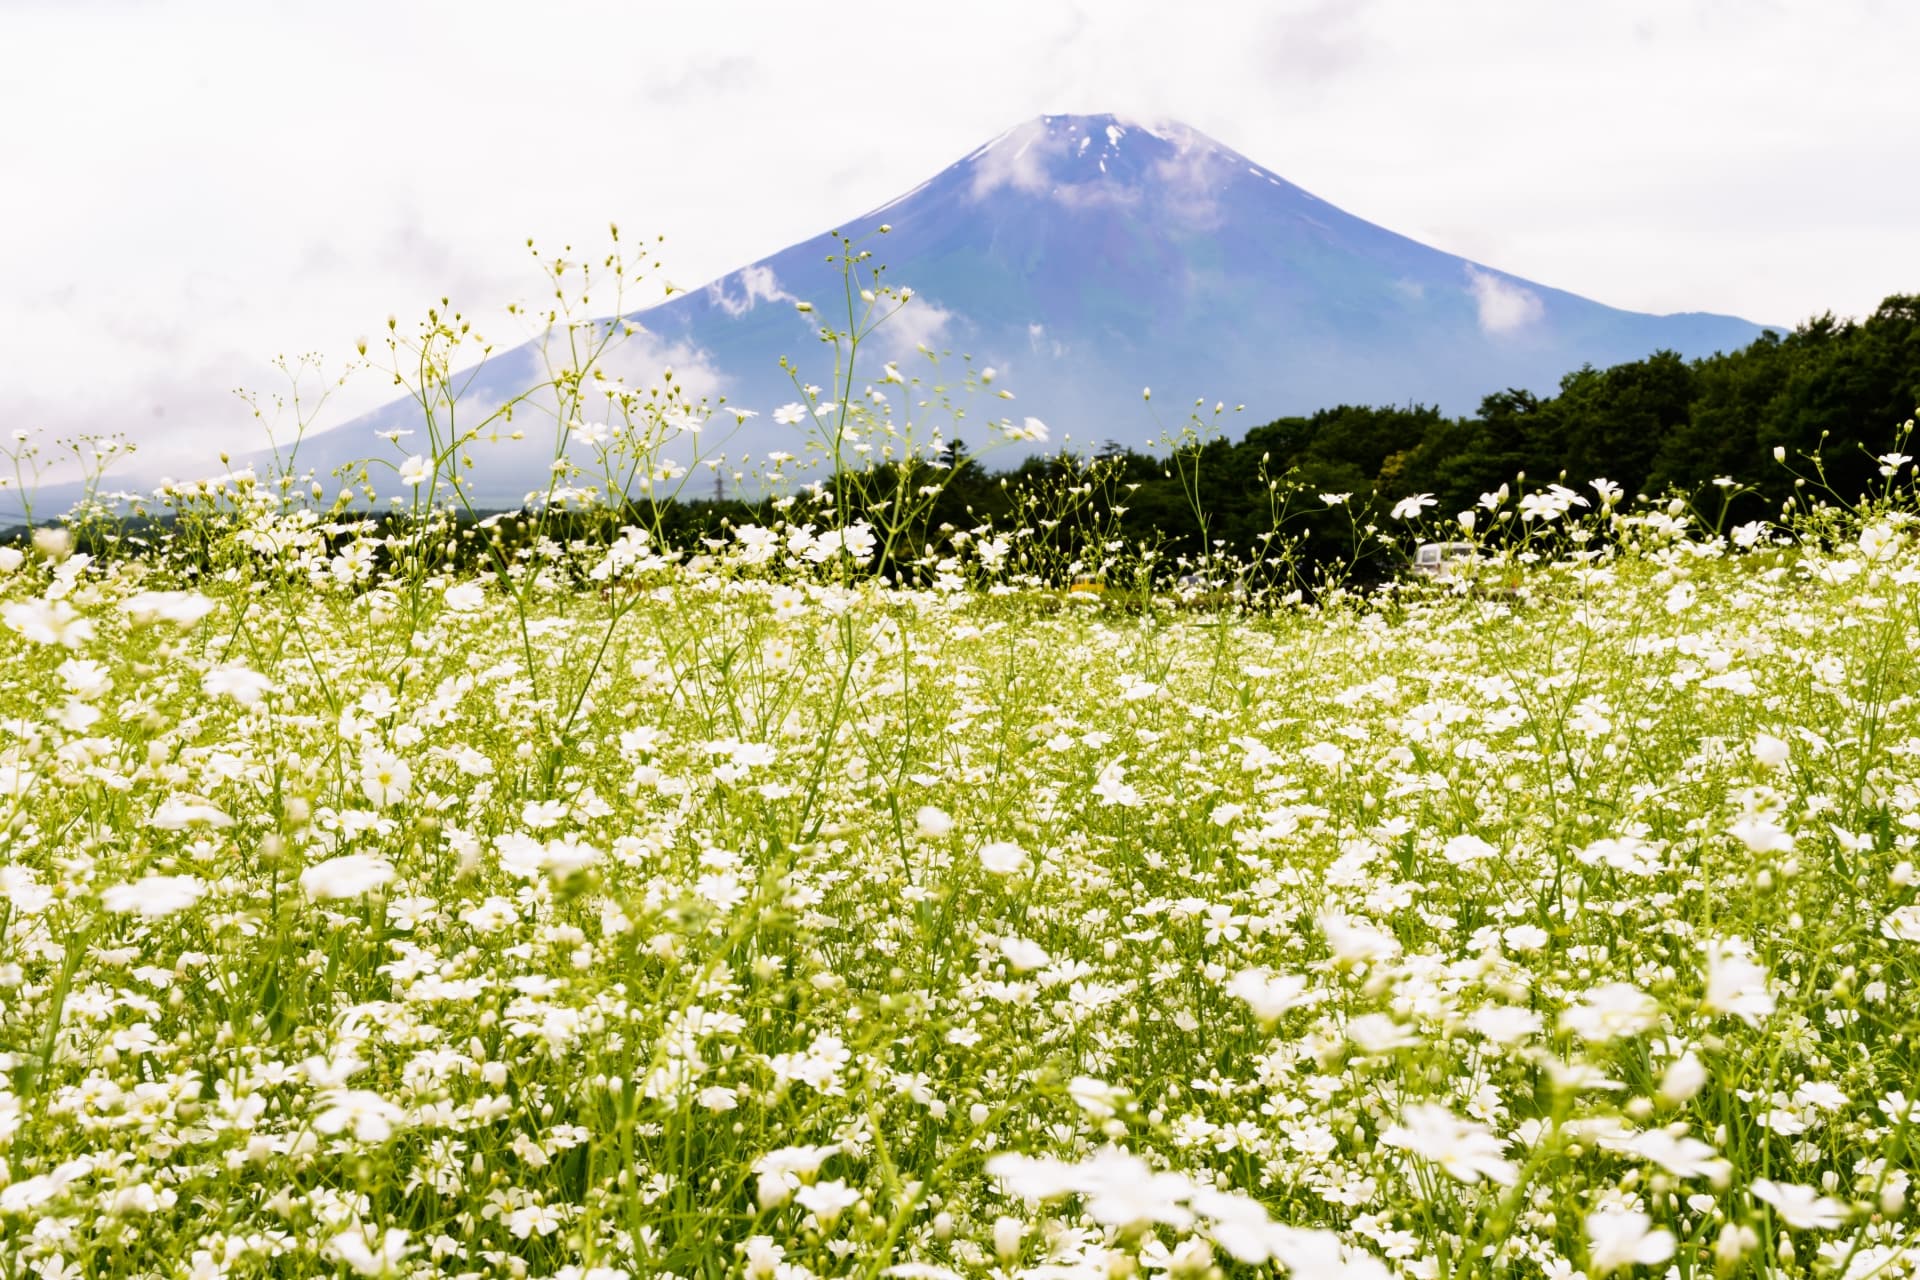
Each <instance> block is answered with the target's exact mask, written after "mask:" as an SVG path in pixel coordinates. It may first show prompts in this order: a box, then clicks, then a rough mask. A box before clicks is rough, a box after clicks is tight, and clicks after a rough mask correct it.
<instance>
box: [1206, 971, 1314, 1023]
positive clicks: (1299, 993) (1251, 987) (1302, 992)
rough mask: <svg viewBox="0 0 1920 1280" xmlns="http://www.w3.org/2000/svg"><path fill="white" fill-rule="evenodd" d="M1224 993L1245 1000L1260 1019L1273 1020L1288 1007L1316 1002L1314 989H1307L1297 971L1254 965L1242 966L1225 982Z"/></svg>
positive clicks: (1278, 1018)
mask: <svg viewBox="0 0 1920 1280" xmlns="http://www.w3.org/2000/svg"><path fill="white" fill-rule="evenodd" d="M1227 994H1229V995H1233V996H1238V997H1239V998H1240V999H1242V1000H1244V1001H1246V1002H1247V1007H1248V1008H1249V1009H1251V1010H1252V1011H1253V1016H1254V1017H1255V1018H1256V1019H1258V1020H1259V1021H1260V1022H1263V1023H1274V1022H1277V1021H1279V1020H1280V1017H1281V1015H1282V1014H1284V1013H1286V1012H1287V1011H1288V1010H1289V1009H1298V1008H1300V1007H1301V1006H1303V1005H1309V1004H1316V1003H1318V1002H1319V1000H1320V998H1321V993H1320V992H1318V991H1309V990H1308V989H1307V980H1306V979H1305V978H1303V977H1300V976H1299V975H1298V974H1292V973H1281V974H1268V973H1263V972H1262V971H1260V970H1258V969H1243V970H1241V971H1240V972H1239V973H1237V974H1235V975H1234V977H1233V980H1232V981H1231V982H1229V983H1227Z"/></svg>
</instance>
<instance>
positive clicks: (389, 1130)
mask: <svg viewBox="0 0 1920 1280" xmlns="http://www.w3.org/2000/svg"><path fill="white" fill-rule="evenodd" d="M319 1101H320V1103H321V1104H322V1105H323V1106H324V1107H325V1108H326V1110H324V1111H322V1112H320V1114H318V1115H316V1116H315V1117H314V1118H313V1127H314V1128H315V1129H316V1130H318V1131H319V1132H321V1133H343V1132H348V1131H351V1132H352V1134H353V1136H354V1138H355V1139H356V1140H357V1141H360V1142H385V1141H386V1140H387V1139H388V1138H390V1137H392V1136H393V1131H394V1128H395V1126H397V1125H399V1124H400V1122H401V1121H403V1120H405V1119H406V1116H407V1113H406V1112H404V1111H402V1110H401V1109H400V1108H399V1107H396V1106H394V1105H393V1104H392V1103H391V1102H388V1101H387V1100H386V1099H385V1098H383V1097H381V1096H380V1095H379V1094H377V1093H373V1092H371V1091H369V1090H366V1089H326V1090H323V1091H322V1092H321V1093H320V1096H319Z"/></svg>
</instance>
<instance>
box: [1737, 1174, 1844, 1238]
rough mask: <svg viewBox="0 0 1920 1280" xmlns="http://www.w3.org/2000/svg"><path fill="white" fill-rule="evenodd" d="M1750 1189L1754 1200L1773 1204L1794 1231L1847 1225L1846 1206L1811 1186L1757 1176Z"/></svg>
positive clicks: (1824, 1229) (1819, 1229)
mask: <svg viewBox="0 0 1920 1280" xmlns="http://www.w3.org/2000/svg"><path fill="white" fill-rule="evenodd" d="M1752 1191H1753V1198H1754V1199H1755V1200H1758V1201H1760V1202H1761V1203H1763V1204H1768V1205H1771V1206H1773V1211H1774V1213H1775V1214H1776V1215H1778V1216H1779V1218H1780V1221H1782V1222H1784V1223H1786V1224H1787V1225H1788V1226H1789V1227H1792V1228H1793V1229H1794V1230H1795V1231H1834V1230H1837V1229H1838V1228H1840V1227H1843V1226H1845V1225H1846V1221H1847V1206H1846V1205H1845V1204H1843V1203H1841V1202H1840V1201H1838V1200H1835V1199H1834V1198H1833V1197H1831V1196H1823V1195H1821V1194H1820V1193H1819V1192H1818V1191H1816V1190H1814V1189H1813V1188H1812V1187H1803V1186H1800V1185H1799V1184H1798V1183H1793V1182H1774V1181H1772V1180H1770V1179H1767V1178H1757V1179H1755V1180H1754V1183H1753V1187H1752Z"/></svg>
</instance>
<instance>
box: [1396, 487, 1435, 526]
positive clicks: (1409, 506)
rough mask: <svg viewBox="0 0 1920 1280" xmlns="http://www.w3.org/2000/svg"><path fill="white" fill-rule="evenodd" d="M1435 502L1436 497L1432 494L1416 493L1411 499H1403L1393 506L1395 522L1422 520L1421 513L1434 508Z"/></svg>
mask: <svg viewBox="0 0 1920 1280" xmlns="http://www.w3.org/2000/svg"><path fill="white" fill-rule="evenodd" d="M1435 501H1436V500H1435V498H1434V496H1433V495H1432V494H1430V493H1416V494H1413V495H1412V496H1411V497H1406V498H1402V499H1400V501H1398V502H1396V503H1394V504H1393V518H1394V519H1395V520H1417V519H1419V518H1420V513H1421V512H1422V511H1425V510H1426V509H1427V508H1428V507H1431V506H1433V505H1434V504H1435Z"/></svg>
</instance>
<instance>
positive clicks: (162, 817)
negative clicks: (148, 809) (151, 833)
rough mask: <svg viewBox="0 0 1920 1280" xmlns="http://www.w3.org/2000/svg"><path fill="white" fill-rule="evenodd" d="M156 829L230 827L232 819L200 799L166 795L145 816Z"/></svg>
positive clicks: (179, 829)
mask: <svg viewBox="0 0 1920 1280" xmlns="http://www.w3.org/2000/svg"><path fill="white" fill-rule="evenodd" d="M147 825H148V826H150V827H152V828H153V829H154V830H156V831H185V830H186V829H187V828H189V827H202V826H204V827H230V826H232V825H233V819H232V818H230V817H228V816H227V815H226V814H225V813H224V812H222V811H221V810H219V809H217V808H215V807H214V806H212V805H210V804H207V803H206V802H205V801H202V800H189V799H187V798H186V797H184V796H168V797H167V798H166V799H165V800H162V801H161V802H160V807H159V808H157V809H155V810H154V811H153V813H152V815H151V816H149V817H148V818H147Z"/></svg>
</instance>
